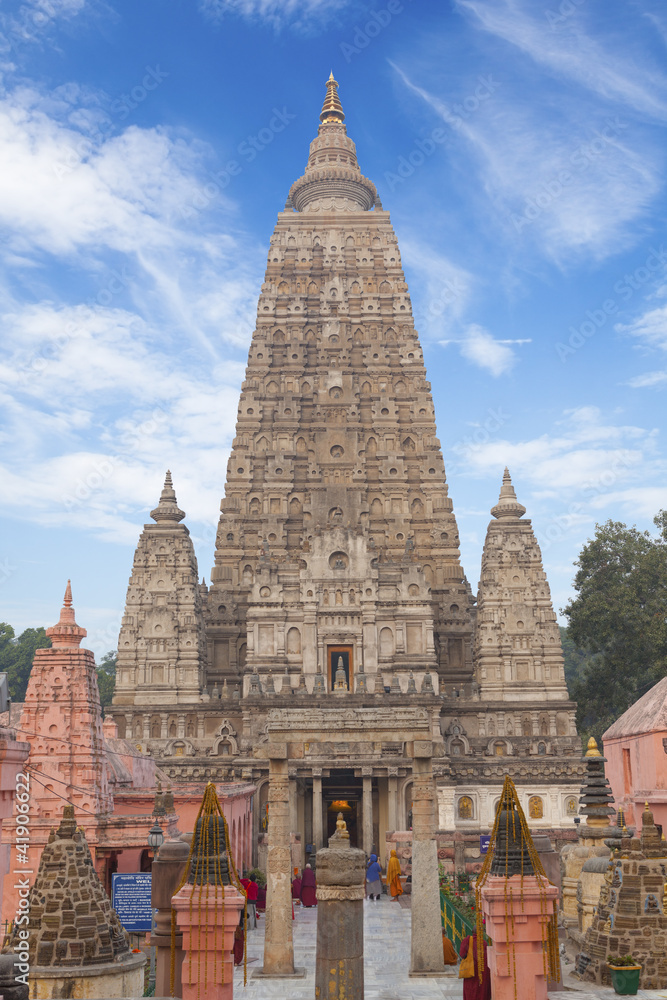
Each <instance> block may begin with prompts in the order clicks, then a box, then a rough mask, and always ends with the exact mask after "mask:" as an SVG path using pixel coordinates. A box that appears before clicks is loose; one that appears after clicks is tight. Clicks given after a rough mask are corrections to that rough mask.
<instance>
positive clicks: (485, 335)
mask: <svg viewBox="0 0 667 1000" xmlns="http://www.w3.org/2000/svg"><path fill="white" fill-rule="evenodd" d="M530 343H532V341H531V338H523V339H516V340H514V339H513V340H505V339H501V340H499V339H496V338H495V337H494V336H493V335H492V334H490V333H489V332H488V330H485V329H483V327H481V326H478V325H477V324H474V323H473V324H472V325H471V326H469V327H468V330H467V332H466V335H465V336H464V337H462V338H460V339H457V340H441V341H440V344H441V345H442V347H448V346H449V345H450V344H457V345H458V348H459V351H460V353H461V357H463V358H465V359H466V361H470V362H471V363H472V364H474V365H477V366H478V367H479V368H483V369H485V370H486V371H488V372H490V373H491V374H492V375H494V376H495V377H498V376H499V375H506V374H507V373H508V372H510V371H511V370H512V368H513V367H514V365H515V364H516V362H517V360H518V359H517V355H516V353H515V352H514V351H513V350H512V345H514V344H517V345H518V344H530Z"/></svg>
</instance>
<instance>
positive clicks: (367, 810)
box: [361, 767, 373, 857]
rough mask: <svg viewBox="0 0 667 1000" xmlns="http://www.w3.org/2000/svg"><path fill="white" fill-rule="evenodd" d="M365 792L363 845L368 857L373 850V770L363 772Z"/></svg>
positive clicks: (367, 769) (368, 769)
mask: <svg viewBox="0 0 667 1000" xmlns="http://www.w3.org/2000/svg"><path fill="white" fill-rule="evenodd" d="M361 773H362V776H363V782H364V790H363V805H362V815H363V818H362V844H363V848H364V851H365V852H366V857H368V855H369V854H370V853H371V851H372V850H373V777H372V775H373V772H372V770H371V768H366V767H365V768H363V770H362V772H361Z"/></svg>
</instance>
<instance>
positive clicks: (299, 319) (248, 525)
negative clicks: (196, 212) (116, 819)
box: [112, 76, 580, 867]
mask: <svg viewBox="0 0 667 1000" xmlns="http://www.w3.org/2000/svg"><path fill="white" fill-rule="evenodd" d="M326 86H327V89H326V98H325V101H324V107H323V108H322V112H321V115H320V125H319V129H318V133H317V136H316V138H315V139H314V140H313V142H312V143H311V146H310V155H309V157H308V162H307V165H306V169H305V172H304V174H303V176H302V177H300V178H299V179H298V180H297V181H296V182H295V183H294V184H293V185H292V188H291V190H290V193H289V197H288V199H287V203H286V205H285V209H284V211H282V212H280V213H279V216H278V221H277V224H276V227H275V230H274V232H273V236H272V237H271V243H270V247H269V254H268V262H267V268H266V275H265V279H264V283H263V285H262V288H261V293H260V296H259V304H258V309H257V322H256V328H255V331H254V333H253V337H252V342H251V345H250V352H249V358H248V367H247V370H246V376H245V380H244V382H243V385H242V391H241V398H240V403H239V410H238V418H237V424H236V435H235V438H234V441H233V446H232V451H231V455H230V458H229V463H228V467H227V482H226V487H225V496H224V498H223V500H222V502H221V505H220V510H221V513H220V520H219V524H218V531H217V537H216V546H215V559H214V566H213V571H212V575H211V582H210V586H209V587H207V586H206V585H205V584H204V583H203V582H202V583H200V582H199V581H198V578H197V563H196V560H195V557H194V549H193V546H192V542H191V540H190V538H189V534H188V531H187V528H186V527H185V525H184V524H183V523H181V522H182V520H183V518H184V517H185V514H184V512H183V511H181V510H180V509H179V508H178V505H177V502H176V494H175V492H174V488H173V484H172V482H171V478H170V477H169V476H168V477H167V481H166V482H165V487H164V490H163V491H162V496H161V498H160V502H159V504H158V506H157V507H156V509H155V510H154V511H153V512H152V514H151V516H152V518H153V520H154V521H156V522H157V523H156V524H153V525H147V526H146V527H145V529H144V532H143V533H142V535H141V538H140V540H139V545H138V548H137V552H136V555H135V561H134V569H133V573H132V577H131V579H130V586H129V588H128V598H127V605H126V614H125V618H124V620H123V627H122V629H121V635H120V639H119V654H118V675H117V686H116V694H115V697H114V705H113V709H112V712H113V715H114V718H115V720H116V721H117V723H118V726H119V730H120V732H121V735H127V736H130V735H131V736H132V737H133V739H134V740H135V741H136V746H137V748H138V750H141V751H143V752H146V753H150V754H151V755H152V756H153V757H155V758H156V759H159V761H160V765H161V767H163V768H164V769H165V770H166V771H167V772H168V774H169V776H170V777H171V779H172V780H173V781H174V782H192V781H205V780H209V779H210V780H214V781H215V780H232V779H234V778H237V779H243V780H252V781H254V782H255V783H256V784H257V787H258V792H257V796H256V803H255V810H254V823H255V827H254V830H253V834H254V837H253V843H254V845H255V848H256V849H258V850H259V859H260V861H261V859H262V855H261V849H262V830H261V825H262V823H263V822H264V821H265V819H266V803H267V791H268V759H267V757H266V752H267V744H268V743H269V742H270V741H271V740H274V741H275V740H276V739H278V741H279V742H280V743H281V745H282V744H283V743H284V748H285V753H286V754H287V757H288V776H289V788H290V816H291V819H290V828H291V831H292V833H293V834H295V843H297V841H298V843H299V844H300V847H299V850H300V851H301V854H300V858H296V857H295V859H294V863H297V862H298V861H299V860H300V861H304V860H305V858H306V856H307V854H308V851H307V845H310V846H311V848H312V849H313V851H316V850H317V849H318V847H321V846H323V844H324V842H325V841H326V836H327V835H328V834H330V833H331V832H332V828H331V822H333V824H334V825H335V816H336V813H337V811H338V809H339V808H342V807H343V805H344V806H345V808H346V809H347V810H349V811H348V812H347V813H346V820H347V823H348V829H349V830H350V831H351V836H352V839H353V841H355V840H356V843H358V844H360V845H362V846H364V848H365V849H367V850H369V851H370V849H371V847H373V848H374V849H376V850H377V852H378V853H379V854H380V855H381V856H382V857H384V856H385V852H386V846H387V837H389V836H391V837H394V838H395V840H397V841H400V840H401V838H403V840H404V841H405V843H406V844H409V841H410V837H411V834H410V832H409V831H410V829H411V825H412V822H411V816H412V787H413V785H412V783H413V756H412V755H413V750H414V746H415V742H416V741H418V740H419V741H420V742H421V744H423V746H426V745H428V746H429V747H432V752H433V774H434V776H435V778H436V784H437V791H438V806H439V827H440V830H441V831H442V837H441V839H440V841H439V843H440V847H441V850H443V851H444V852H445V856H446V857H447V858H450V859H452V861H455V862H456V864H457V866H459V867H461V866H463V865H464V864H465V863H466V862H467V861H468V860H471V859H472V860H473V862H474V859H475V858H477V859H478V858H479V833H480V831H481V832H486V830H487V827H488V824H489V822H491V820H492V817H493V814H494V809H495V802H496V799H497V797H498V796H499V795H500V789H501V788H502V784H503V779H504V776H505V775H506V774H510V775H511V777H512V778H513V780H514V782H515V784H516V785H517V787H518V788H519V791H520V794H521V795H522V797H523V800H524V808H525V810H526V812H527V813H529V815H530V818H531V820H532V821H533V822H534V824H536V825H537V826H539V827H541V828H542V829H544V830H545V831H555V833H554V836H555V837H556V838H557V839H558V837H560V836H561V835H562V831H563V827H566V828H567V827H569V828H570V830H572V827H571V817H572V815H573V811H574V812H576V807H577V802H576V795H575V793H576V791H577V789H578V784H579V780H580V779H579V770H580V766H579V764H578V763H575V760H576V761H578V758H579V756H580V753H579V747H578V738H577V735H576V729H575V725H574V705H573V703H572V702H571V701H569V699H568V694H567V688H566V686H565V679H564V675H563V659H562V652H561V648H560V638H559V634H558V626H557V622H556V616H555V614H554V611H553V607H552V603H551V595H550V592H549V587H548V583H547V581H546V576H545V574H544V570H543V567H542V559H541V553H540V551H539V547H538V545H537V542H536V540H535V536H534V534H533V531H532V527H531V524H530V521H528V520H526V519H524V520H522V517H523V514H524V513H525V508H524V507H523V506H522V505H521V504H520V503H519V502H518V500H517V497H516V495H515V493H514V487H513V486H512V483H511V480H510V477H509V472H507V471H506V474H505V478H504V480H503V485H502V487H501V493H500V497H499V500H498V503H497V504H496V505H495V506H493V508H492V511H491V513H492V514H493V521H492V522H491V525H490V527H489V530H488V534H487V540H486V544H485V548H484V555H483V560H482V576H481V582H480V588H479V593H478V598H477V604H475V601H474V599H473V596H472V591H471V589H470V587H469V585H468V583H467V580H466V578H465V575H464V573H463V570H462V568H461V564H460V558H459V538H458V531H457V526H456V520H455V517H454V512H453V508H452V501H451V499H450V498H449V495H448V488H447V481H446V477H445V467H444V462H443V457H442V453H441V449H440V443H439V441H438V438H437V433H436V426H435V415H434V410H433V400H432V397H431V392H430V385H429V383H428V381H427V380H426V371H425V368H424V362H423V357H422V352H421V347H420V345H419V339H418V336H417V332H416V330H415V327H414V322H413V317H412V307H411V303H410V297H409V295H408V289H407V285H406V282H405V276H404V274H403V270H402V267H401V258H400V253H399V250H398V245H397V242H396V236H395V234H394V231H393V228H392V225H391V221H390V218H389V214H388V213H387V212H385V211H384V210H383V208H382V205H381V204H380V200H379V198H378V196H377V192H376V190H375V187H374V185H373V183H372V182H371V181H370V180H368V179H367V178H366V177H364V176H363V175H362V173H361V171H360V169H359V166H358V164H357V156H356V149H355V146H354V143H353V142H352V140H351V139H350V138H349V137H348V135H347V130H346V127H345V115H344V113H343V109H342V106H341V103H340V100H339V98H338V92H337V91H338V84H337V83H336V81H335V80H334V79H333V76H331V77H330V78H329V80H328V81H327V85H326ZM499 478H500V476H499ZM490 500H491V498H487V502H489V503H490ZM332 709H333V711H332ZM276 733H279V734H280V736H279V737H276V736H275V734H276ZM290 733H292V734H300V736H298V738H297V737H296V736H295V738H294V740H292V739H291V738H290ZM417 734H420V735H419V736H418V735H417ZM426 736H428V739H425V737H426ZM341 804H343V805H341ZM296 835H298V838H297V836H296ZM439 836H440V835H439ZM403 850H404V851H407V852H408V853H407V854H406V855H404V856H406V857H407V856H408V855H409V853H410V849H409V847H408V846H405V847H404V848H403Z"/></svg>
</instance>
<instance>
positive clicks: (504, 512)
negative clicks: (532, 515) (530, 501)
mask: <svg viewBox="0 0 667 1000" xmlns="http://www.w3.org/2000/svg"><path fill="white" fill-rule="evenodd" d="M491 513H492V514H493V516H494V517H522V516H523V515H524V514H525V513H526V508H525V507H524V506H523V505H522V504H520V503H519V501H518V500H517V498H516V493H515V491H514V487H513V486H512V477H511V476H510V470H509V469H508V468H507V466H505V471H504V473H503V485H502V486H501V487H500V496H499V497H498V503H497V504H496V506H495V507H492V508H491Z"/></svg>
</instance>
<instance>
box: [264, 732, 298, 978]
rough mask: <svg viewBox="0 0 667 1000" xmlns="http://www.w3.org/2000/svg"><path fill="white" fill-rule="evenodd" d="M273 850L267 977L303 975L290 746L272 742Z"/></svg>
mask: <svg viewBox="0 0 667 1000" xmlns="http://www.w3.org/2000/svg"><path fill="white" fill-rule="evenodd" d="M268 757H269V851H268V863H267V868H268V872H267V886H266V934H265V938H264V966H263V969H262V975H264V976H294V975H295V974H296V975H299V973H296V972H295V969H294V946H293V943H292V880H291V857H290V829H289V788H288V783H289V775H288V771H287V744H286V743H269V749H268Z"/></svg>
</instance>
